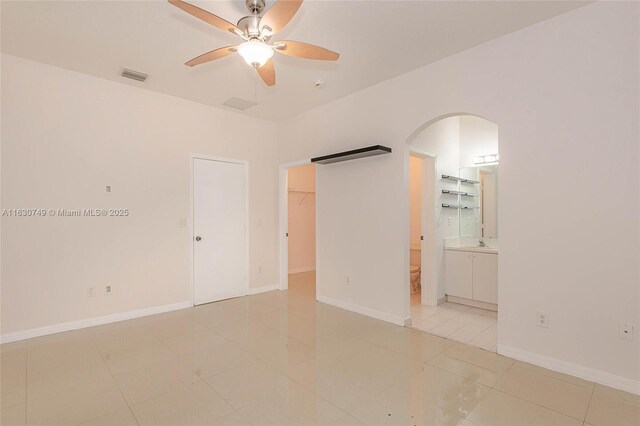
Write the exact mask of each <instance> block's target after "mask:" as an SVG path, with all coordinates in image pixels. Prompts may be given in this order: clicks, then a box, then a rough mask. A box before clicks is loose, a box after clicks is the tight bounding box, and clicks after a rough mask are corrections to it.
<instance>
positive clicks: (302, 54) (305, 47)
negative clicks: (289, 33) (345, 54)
mask: <svg viewBox="0 0 640 426" xmlns="http://www.w3.org/2000/svg"><path fill="white" fill-rule="evenodd" d="M278 46H284V47H278ZM274 50H275V51H276V52H280V53H282V54H285V55H289V56H295V57H297V58H305V59H316V60H319V61H337V60H338V58H339V57H340V54H339V53H337V52H334V51H332V50H329V49H325V48H324V47H320V46H316V45H314V44H309V43H302V42H300V41H291V40H284V41H278V42H276V48H275V49H274Z"/></svg>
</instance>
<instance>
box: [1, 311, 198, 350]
mask: <svg viewBox="0 0 640 426" xmlns="http://www.w3.org/2000/svg"><path fill="white" fill-rule="evenodd" d="M192 306H193V304H192V303H191V302H190V301H186V302H180V303H172V304H171V305H162V306H153V307H151V308H144V309H136V310H134V311H128V312H120V313H117V314H111V315H104V316H101V317H94V318H87V319H83V320H79V321H71V322H64V323H61V324H54V325H48V326H45V327H37V328H32V329H29V330H24V331H16V332H14V333H7V334H3V335H2V336H0V343H9V342H15V341H18V340H24V339H31V338H33V337H39V336H46V335H48V334H56V333H62V332H64V331H71V330H79V329H81V328H87V327H93V326H95V325H102V324H109V323H112V322H118V321H124V320H129V319H134V318H140V317H146V316H149V315H155V314H161V313H164V312H171V311H177V310H178V309H185V308H190V307H192Z"/></svg>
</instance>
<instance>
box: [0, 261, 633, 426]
mask: <svg viewBox="0 0 640 426" xmlns="http://www.w3.org/2000/svg"><path fill="white" fill-rule="evenodd" d="M1 353H2V362H1V367H2V370H1V377H0V382H1V385H2V386H1V390H2V394H1V397H0V399H1V402H2V405H1V416H2V424H3V425H22V424H25V423H26V424H31V425H45V424H48V425H75V424H85V425H114V426H116V425H117V426H124V425H136V424H139V425H248V424H260V425H261V424H265V425H314V424H323V425H358V424H371V425H436V424H437V425H440V424H442V425H449V424H462V425H509V426H513V425H520V424H522V425H525V424H526V425H583V424H593V425H614V424H615V425H633V424H640V397H638V396H633V395H630V394H626V393H623V392H619V391H615V390H612V389H609V388H606V387H603V386H594V384H593V383H591V382H587V381H584V380H580V379H576V378H574V377H570V376H566V375H562V374H558V373H554V372H551V371H548V370H544V369H541V368H537V367H533V366H531V365H528V364H523V363H519V362H515V361H514V360H512V359H509V358H505V357H501V356H499V355H496V354H494V353H491V352H488V351H484V350H481V349H477V348H473V347H470V346H467V345H463V344H459V343H454V342H452V341H450V340H446V339H443V338H441V337H437V336H433V335H429V334H425V333H421V332H417V331H415V330H411V329H408V328H403V327H398V326H395V325H391V324H388V323H384V322H381V321H377V320H374V319H370V318H367V317H364V316H360V315H357V314H353V313H350V312H347V311H344V310H341V309H336V308H333V307H330V306H327V305H323V304H319V303H316V302H315V300H314V284H313V275H312V274H300V275H297V276H295V277H294V276H292V278H291V280H290V290H289V291H288V292H278V291H275V292H270V293H264V294H260V295H255V296H250V297H244V298H239V299H232V300H227V301H224V302H219V303H213V304H209V305H204V306H199V307H196V308H192V309H185V310H182V311H176V312H172V313H168V314H162V315H156V316H153V317H147V318H144V319H138V320H133V321H126V322H121V323H116V324H111V325H107V326H99V327H94V328H90V329H85V330H80V331H75V332H69V333H62V334H57V335H52V336H47V337H42V338H37V339H32V340H29V341H26V342H25V341H23V342H17V343H12V344H7V345H2V346H1ZM584 422H586V423H584Z"/></svg>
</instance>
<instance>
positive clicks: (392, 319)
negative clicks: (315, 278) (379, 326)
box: [317, 296, 411, 327]
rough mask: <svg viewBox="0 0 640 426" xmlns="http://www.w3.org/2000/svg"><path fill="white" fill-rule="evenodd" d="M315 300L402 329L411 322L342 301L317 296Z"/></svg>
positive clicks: (408, 319) (409, 319) (407, 319)
mask: <svg viewBox="0 0 640 426" xmlns="http://www.w3.org/2000/svg"><path fill="white" fill-rule="evenodd" d="M317 300H318V302H321V303H326V304H327V305H331V306H335V307H336V308H341V309H346V310H347V311H351V312H355V313H358V314H362V315H366V316H368V317H371V318H375V319H379V320H382V321H386V322H390V323H393V324H396V325H401V326H403V327H404V325H405V324H407V321H409V322H410V321H411V318H402V317H399V316H396V315H392V314H388V313H386V312H382V311H377V310H375V309H371V308H366V307H364V306H360V305H354V304H353V303H349V302H343V301H342V300H336V299H331V298H330V297H325V296H318V297H317Z"/></svg>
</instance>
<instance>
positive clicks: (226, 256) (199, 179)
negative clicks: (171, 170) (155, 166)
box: [192, 158, 248, 305]
mask: <svg viewBox="0 0 640 426" xmlns="http://www.w3.org/2000/svg"><path fill="white" fill-rule="evenodd" d="M246 168H247V167H246V164H243V163H233V162H226V161H217V160H206V159H200V158H194V159H193V240H192V244H193V301H194V304H196V305H200V304H203V303H209V302H214V301H216V300H222V299H228V298H231V297H237V296H243V295H245V294H246V289H247V287H248V286H247V274H248V271H247V238H246V232H247V230H246V191H247V184H246V181H247V178H246V177H247V170H246Z"/></svg>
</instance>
